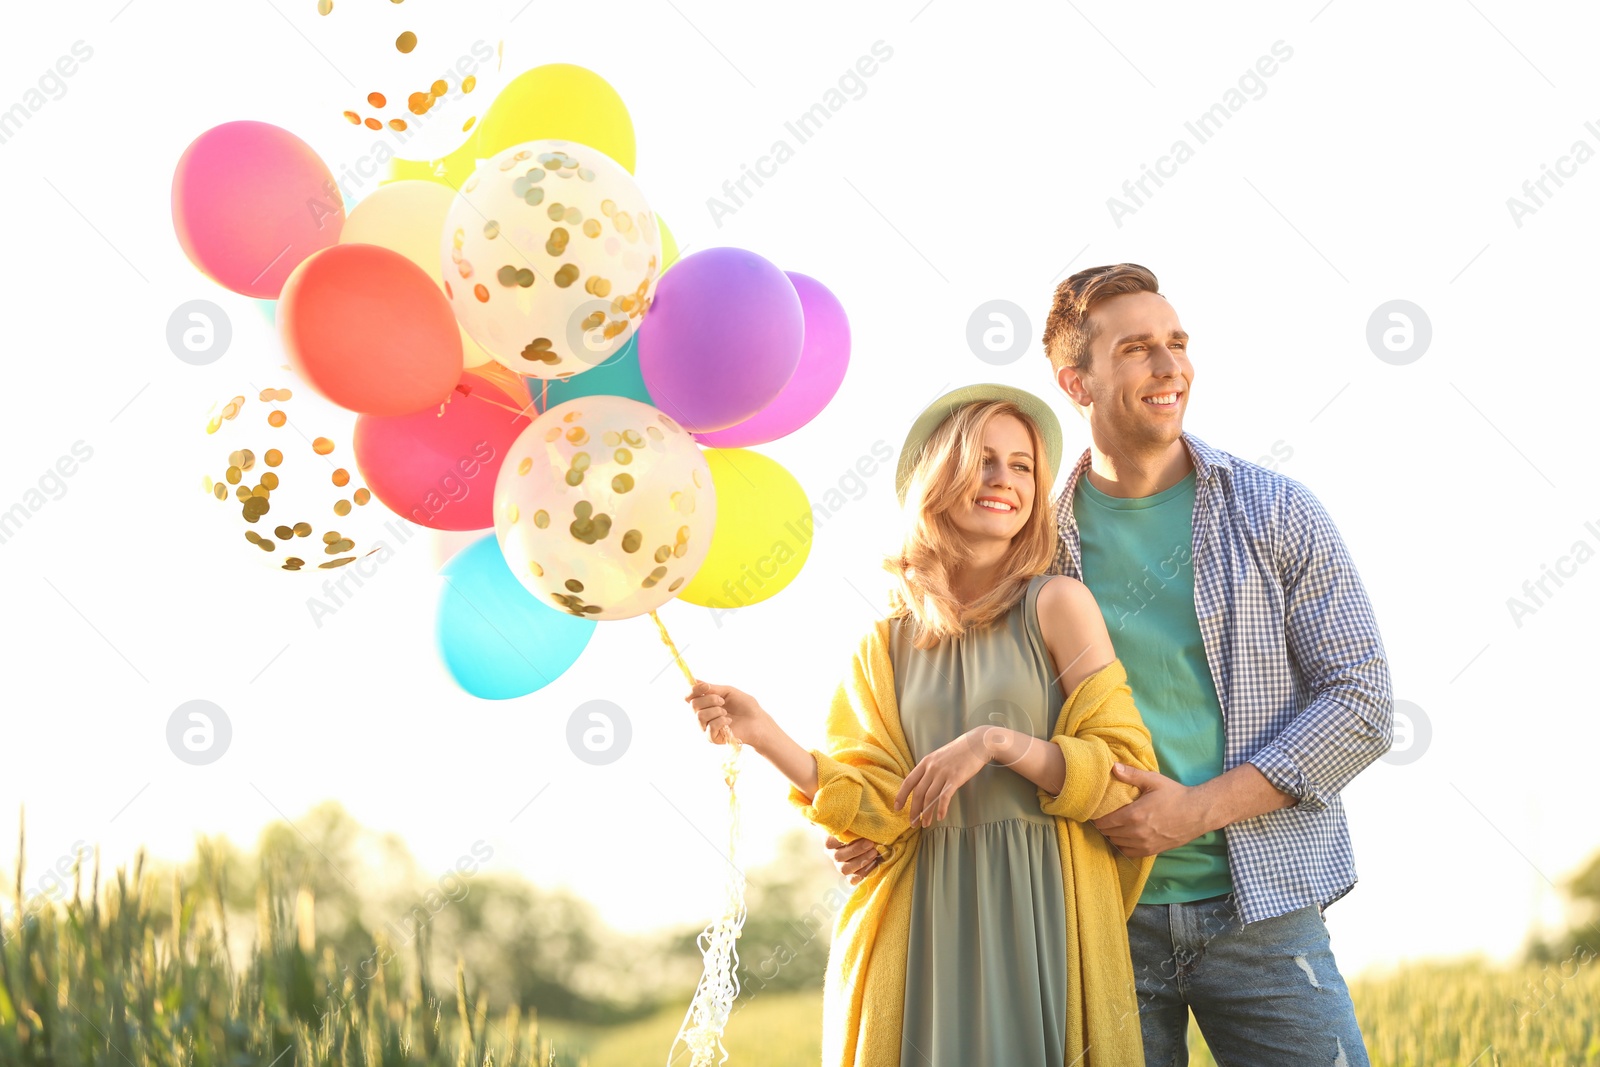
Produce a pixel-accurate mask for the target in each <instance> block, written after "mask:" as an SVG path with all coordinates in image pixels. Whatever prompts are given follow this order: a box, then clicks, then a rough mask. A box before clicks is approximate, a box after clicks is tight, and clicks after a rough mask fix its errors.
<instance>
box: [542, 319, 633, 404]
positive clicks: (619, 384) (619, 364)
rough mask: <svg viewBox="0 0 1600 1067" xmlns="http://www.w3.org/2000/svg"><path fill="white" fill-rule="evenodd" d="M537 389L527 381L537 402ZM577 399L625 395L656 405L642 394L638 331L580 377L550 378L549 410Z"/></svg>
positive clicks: (577, 375)
mask: <svg viewBox="0 0 1600 1067" xmlns="http://www.w3.org/2000/svg"><path fill="white" fill-rule="evenodd" d="M540 389H541V385H540V381H539V379H538V378H529V379H528V395H529V396H531V397H533V399H535V400H537V399H539V391H540ZM580 396H625V397H627V398H628V399H629V400H637V401H638V402H639V403H641V404H649V405H650V406H651V407H655V406H656V402H655V401H654V400H651V399H650V394H649V393H648V392H646V391H645V388H644V375H643V374H641V373H640V371H639V331H638V330H635V331H634V332H633V334H632V336H630V337H629V338H628V340H627V341H626V343H624V344H623V346H622V347H621V348H619V349H617V350H616V351H615V352H613V353H612V354H611V358H610V359H608V360H606V361H605V362H604V363H601V364H598V365H597V366H593V367H590V368H589V369H588V370H586V371H584V372H583V373H581V374H574V375H573V376H572V377H571V378H568V379H567V380H566V381H564V382H560V381H556V380H555V379H554V378H552V379H550V399H549V407H552V408H553V407H555V406H556V405H557V404H564V403H566V402H567V401H568V400H574V399H576V398H578V397H580Z"/></svg>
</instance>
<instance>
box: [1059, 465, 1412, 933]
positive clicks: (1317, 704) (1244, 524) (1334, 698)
mask: <svg viewBox="0 0 1600 1067" xmlns="http://www.w3.org/2000/svg"><path fill="white" fill-rule="evenodd" d="M1183 442H1184V444H1185V445H1186V446H1188V449H1189V454H1190V456H1191V457H1192V458H1193V460H1194V466H1195V497H1194V546H1193V552H1194V605H1195V615H1196V616H1197V618H1198V620H1199V623H1200V635H1201V637H1202V638H1203V640H1204V642H1205V650H1206V663H1207V666H1208V667H1209V668H1210V671H1211V680H1212V682H1213V683H1214V684H1215V685H1216V689H1217V699H1218V701H1219V703H1220V704H1221V706H1222V719H1223V729H1224V732H1225V735H1226V738H1227V750H1226V753H1225V755H1224V757H1223V770H1225V771H1227V770H1232V769H1233V768H1234V767H1237V766H1239V765H1240V764H1241V763H1246V762H1248V763H1251V764H1254V765H1255V767H1256V769H1257V770H1259V771H1260V772H1261V773H1262V774H1263V775H1265V776H1266V779H1267V781H1269V782H1271V783H1272V784H1273V786H1275V787H1276V788H1277V789H1278V790H1280V791H1281V792H1284V793H1287V794H1289V795H1290V796H1293V797H1295V798H1297V802H1296V803H1295V804H1294V805H1293V806H1291V807H1287V808H1280V809H1278V810H1276V811H1269V812H1266V813H1265V814H1262V815H1257V816H1255V817H1253V818H1249V819H1243V820H1241V821H1239V822H1236V823H1234V824H1232V825H1231V826H1228V827H1227V828H1226V829H1225V830H1224V832H1223V833H1224V837H1225V838H1226V840H1227V844H1228V867H1229V870H1230V872H1231V873H1232V876H1233V888H1234V894H1235V897H1236V901H1237V906H1238V909H1239V914H1240V916H1241V917H1242V918H1243V920H1244V921H1245V922H1247V923H1250V922H1256V921H1258V920H1261V919H1270V918H1272V917H1273V916H1276V915H1282V914H1284V913H1285V912H1289V911H1293V910H1294V909H1296V908H1303V907H1305V906H1306V905H1308V904H1319V905H1327V904H1330V903H1332V902H1333V901H1335V900H1337V899H1339V898H1340V897H1342V896H1344V895H1345V894H1346V893H1348V892H1349V891H1350V889H1351V887H1352V886H1354V885H1355V881H1356V868H1355V856H1354V855H1353V854H1352V852H1351V849H1350V831H1349V827H1348V826H1347V825H1346V824H1345V818H1344V807H1343V805H1342V804H1340V802H1339V791H1340V790H1341V789H1343V788H1344V787H1345V785H1346V784H1348V783H1349V782H1350V780H1351V779H1352V778H1354V777H1355V776H1356V775H1357V774H1358V773H1359V772H1360V771H1361V770H1362V769H1363V768H1365V767H1366V766H1367V765H1368V764H1370V763H1372V762H1373V761H1374V760H1376V759H1377V758H1378V757H1379V756H1381V755H1383V754H1384V753H1385V752H1387V751H1388V750H1389V744H1390V740H1391V738H1392V736H1393V731H1394V699H1393V693H1392V689H1391V684H1390V680H1389V660H1388V657H1387V656H1386V655H1385V654H1384V650H1383V640H1382V638H1381V637H1379V635H1378V624H1377V621H1376V620H1375V619H1374V618H1373V615H1372V605H1371V604H1370V603H1369V602H1368V601H1367V593H1366V589H1365V588H1364V587H1363V586H1362V584H1361V578H1360V577H1359V576H1358V575H1357V574H1356V568H1355V564H1354V563H1352V562H1351V560H1350V555H1349V553H1348V552H1347V551H1346V549H1345V545H1344V541H1343V540H1342V539H1341V538H1340V537H1339V531H1338V530H1337V529H1336V528H1335V527H1334V525H1333V520H1332V519H1330V518H1329V517H1328V513H1327V512H1326V511H1325V510H1323V507H1322V503H1321V502H1320V501H1319V500H1318V499H1317V498H1316V496H1314V495H1313V494H1312V492H1311V490H1310V489H1307V488H1306V487H1305V486H1304V485H1302V484H1301V483H1300V482H1298V481H1296V480H1295V479H1293V478H1289V477H1286V476H1284V475H1282V474H1278V473H1276V472H1275V471H1271V470H1268V469H1267V468H1265V467H1262V466H1259V465H1257V464H1255V463H1251V462H1249V461H1247V460H1243V459H1240V458H1239V457H1238V456H1234V455H1230V454H1229V453H1227V452H1224V451H1222V450H1221V449H1217V448H1212V447H1211V446H1209V445H1207V444H1206V443H1205V442H1203V441H1201V440H1200V439H1199V438H1197V437H1195V436H1194V435H1193V434H1191V433H1185V434H1184V435H1183ZM1089 457H1090V452H1089V450H1088V449H1085V450H1084V453H1083V455H1082V456H1081V457H1080V458H1079V459H1078V463H1077V466H1076V467H1074V468H1073V471H1072V474H1071V475H1070V476H1069V477H1068V478H1067V482H1066V485H1065V487H1063V489H1062V490H1061V495H1060V496H1059V497H1058V498H1057V500H1056V504H1055V511H1056V523H1057V526H1058V527H1059V529H1060V531H1061V540H1060V543H1059V545H1058V547H1057V548H1056V558H1055V561H1054V563H1053V564H1052V565H1051V567H1050V573H1051V574H1066V575H1070V576H1071V577H1073V578H1077V579H1079V580H1080V581H1081V580H1082V578H1083V552H1082V548H1081V545H1080V542H1079V539H1078V523H1077V519H1076V518H1075V517H1074V516H1073V513H1072V498H1073V492H1074V490H1075V489H1076V488H1077V484H1078V479H1079V478H1080V477H1083V474H1084V471H1086V470H1087V469H1088V467H1089V461H1090V460H1089Z"/></svg>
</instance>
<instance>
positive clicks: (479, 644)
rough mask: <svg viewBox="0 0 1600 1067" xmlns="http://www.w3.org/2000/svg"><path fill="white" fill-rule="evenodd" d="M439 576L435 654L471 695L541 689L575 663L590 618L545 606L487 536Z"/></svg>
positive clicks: (501, 696)
mask: <svg viewBox="0 0 1600 1067" xmlns="http://www.w3.org/2000/svg"><path fill="white" fill-rule="evenodd" d="M439 573H440V575H441V576H443V578H444V586H443V588H442V589H441V590H440V593H439V611H438V619H437V625H436V627H435V631H434V634H435V639H436V641H437V642H438V645H439V655H440V657H441V658H442V659H443V660H444V665H445V669H446V670H448V671H449V672H450V676H451V677H452V678H454V679H455V680H456V684H457V685H459V686H461V688H463V689H465V690H466V691H467V692H469V693H471V694H472V695H473V696H475V697H482V698H483V699H485V700H506V699H508V698H511V697H521V696H527V695H528V694H529V693H532V692H535V691H536V690H539V689H542V688H544V687H545V686H547V685H549V684H550V683H551V682H553V681H555V680H556V679H557V678H559V677H561V675H562V673H563V672H564V671H566V669H567V668H568V667H570V666H572V664H573V663H574V662H576V661H577V659H578V656H579V655H581V654H582V653H583V650H584V648H585V647H587V646H588V644H589V638H590V636H591V635H593V633H594V627H595V621H594V620H593V619H584V618H579V617H578V616H576V615H569V614H567V613H566V612H564V611H559V610H557V609H555V608H551V607H546V606H545V605H544V604H542V603H540V602H539V600H538V598H536V597H535V596H534V595H533V594H532V593H530V592H529V591H528V590H527V589H526V588H525V587H524V586H523V584H522V583H521V582H519V581H517V579H516V576H515V575H513V574H512V573H511V568H510V567H509V566H507V565H506V560H505V556H504V555H502V554H501V552H500V544H499V542H498V541H497V540H496V539H495V536H494V534H493V533H489V534H487V535H485V536H484V537H482V538H481V539H479V540H477V541H474V542H473V543H472V544H470V545H468V546H467V547H466V548H464V549H462V550H461V551H460V552H457V553H456V554H455V555H454V556H453V557H451V559H450V561H449V562H448V563H446V564H445V565H444V567H443V568H442V569H441V570H440V571H439Z"/></svg>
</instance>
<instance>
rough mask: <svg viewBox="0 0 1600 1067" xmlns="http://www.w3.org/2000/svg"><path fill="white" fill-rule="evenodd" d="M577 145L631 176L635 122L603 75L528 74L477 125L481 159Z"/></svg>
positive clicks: (549, 68) (543, 70) (573, 70)
mask: <svg viewBox="0 0 1600 1067" xmlns="http://www.w3.org/2000/svg"><path fill="white" fill-rule="evenodd" d="M547 140H558V141H577V142H578V143H579V144H586V145H588V146H589V147H591V148H598V149H599V150H600V151H602V152H604V153H605V154H606V155H608V156H610V157H611V158H612V159H614V160H616V161H617V162H618V163H619V164H621V165H622V168H623V169H624V170H626V171H627V172H628V173H629V174H632V173H633V163H634V144H633V120H632V119H631V118H629V117H628V109H627V108H626V107H625V106H624V105H623V103H622V97H620V96H618V95H617V91H616V90H615V89H613V88H611V85H610V83H608V82H607V81H606V80H605V79H604V78H602V77H600V75H598V74H596V73H595V72H594V71H592V70H588V69H586V68H584V67H579V66H574V65H573V64H571V63H546V64H545V65H544V66H542V67H534V68H533V69H532V70H529V71H524V72H523V73H521V74H519V75H517V76H516V77H515V78H513V79H512V80H511V82H510V83H509V84H508V85H507V86H506V87H505V88H504V89H502V90H500V94H499V95H498V96H496V97H495V98H494V103H492V104H490V105H489V110H488V111H486V112H485V113H484V116H483V121H482V122H480V123H478V149H477V152H478V157H479V158H480V159H488V158H489V157H490V156H494V155H498V154H499V153H500V152H503V151H505V150H506V149H507V148H510V147H511V146H512V145H517V144H525V143H526V142H528V141H547Z"/></svg>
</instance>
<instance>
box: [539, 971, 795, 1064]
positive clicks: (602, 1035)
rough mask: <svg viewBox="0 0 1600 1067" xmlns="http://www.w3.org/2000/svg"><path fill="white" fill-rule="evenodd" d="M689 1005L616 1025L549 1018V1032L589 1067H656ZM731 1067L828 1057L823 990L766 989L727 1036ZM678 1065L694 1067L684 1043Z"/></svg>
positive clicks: (735, 1018) (740, 1012) (737, 1014)
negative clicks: (577, 1023)
mask: <svg viewBox="0 0 1600 1067" xmlns="http://www.w3.org/2000/svg"><path fill="white" fill-rule="evenodd" d="M688 1010H689V1004H688V1000H687V999H685V1001H684V1004H683V1007H681V1008H674V1009H671V1010H668V1011H663V1012H660V1013H659V1014H657V1015H652V1016H650V1017H649V1018H646V1019H641V1020H639V1021H638V1022H635V1023H630V1024H628V1025H627V1026H616V1027H604V1028H600V1027H578V1026H569V1025H567V1024H565V1023H562V1022H559V1021H556V1020H549V1021H547V1022H546V1023H545V1024H544V1032H545V1033H547V1034H548V1035H550V1036H551V1037H553V1038H554V1039H555V1043H556V1045H557V1046H558V1047H559V1048H562V1049H566V1050H568V1052H569V1053H571V1054H572V1055H576V1056H581V1057H582V1058H583V1059H584V1060H585V1062H586V1067H639V1065H641V1064H648V1065H651V1067H657V1065H662V1064H665V1063H666V1061H667V1052H668V1050H669V1049H671V1048H672V1042H673V1039H674V1038H675V1037H677V1035H678V1027H679V1026H681V1025H682V1024H683V1016H684V1012H686V1011H688ZM722 1044H723V1047H724V1048H726V1049H727V1050H728V1064H729V1067H734V1065H736V1064H761V1065H762V1067H789V1065H791V1064H794V1065H801V1064H803V1065H805V1067H817V1064H818V1063H820V1062H821V1060H822V991H821V990H820V989H819V990H817V991H815V992H791V993H762V994H758V995H756V996H754V997H752V998H751V999H750V1000H749V1001H748V1002H746V1003H744V1004H743V1005H742V1006H741V1007H739V1008H737V1009H736V1010H735V1011H734V1013H733V1015H732V1017H730V1018H729V1020H728V1026H727V1029H726V1030H725V1031H724V1033H723V1035H722ZM673 1067H689V1055H688V1053H687V1052H686V1051H685V1049H684V1047H683V1046H682V1045H680V1046H678V1058H677V1059H676V1060H674V1063H673Z"/></svg>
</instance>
